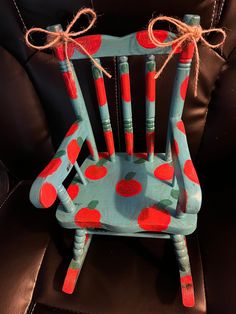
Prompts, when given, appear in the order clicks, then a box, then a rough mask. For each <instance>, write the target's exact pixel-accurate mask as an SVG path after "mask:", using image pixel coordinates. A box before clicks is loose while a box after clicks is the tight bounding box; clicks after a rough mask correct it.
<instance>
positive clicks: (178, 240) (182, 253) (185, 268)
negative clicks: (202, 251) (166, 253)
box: [171, 235, 195, 307]
mask: <svg viewBox="0 0 236 314" xmlns="http://www.w3.org/2000/svg"><path fill="white" fill-rule="evenodd" d="M171 238H172V240H173V243H174V247H175V252H176V257H177V260H178V264H179V273H180V284H181V293H182V302H183V305H184V306H186V307H193V306H194V305H195V300H194V287H193V279H192V274H191V267H190V262H189V255H188V249H187V244H186V238H185V236H183V235H172V236H171Z"/></svg>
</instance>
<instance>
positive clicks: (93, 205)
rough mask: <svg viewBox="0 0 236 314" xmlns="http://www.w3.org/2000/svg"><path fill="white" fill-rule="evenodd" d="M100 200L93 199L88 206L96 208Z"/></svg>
mask: <svg viewBox="0 0 236 314" xmlns="http://www.w3.org/2000/svg"><path fill="white" fill-rule="evenodd" d="M98 203H99V202H98V201H97V200H93V201H91V202H89V203H88V206H87V207H88V208H89V209H94V208H96V206H97V204H98Z"/></svg>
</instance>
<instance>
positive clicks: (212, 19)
mask: <svg viewBox="0 0 236 314" xmlns="http://www.w3.org/2000/svg"><path fill="white" fill-rule="evenodd" d="M216 2H217V0H215V1H214V4H213V11H212V15H211V24H210V28H212V26H213V24H214V19H215V13H216Z"/></svg>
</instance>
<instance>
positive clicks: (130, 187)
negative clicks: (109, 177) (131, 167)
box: [116, 172, 142, 197]
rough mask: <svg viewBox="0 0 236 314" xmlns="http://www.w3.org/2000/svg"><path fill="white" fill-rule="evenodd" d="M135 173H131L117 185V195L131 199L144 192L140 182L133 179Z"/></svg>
mask: <svg viewBox="0 0 236 314" xmlns="http://www.w3.org/2000/svg"><path fill="white" fill-rule="evenodd" d="M135 174H136V173H135V172H129V173H127V174H126V176H125V178H124V179H122V180H120V181H119V182H118V183H117V184H116V193H117V194H119V195H120V196H123V197H131V196H135V195H137V194H139V193H140V192H141V191H142V185H141V183H140V182H139V181H137V180H135V179H133V178H134V176H135Z"/></svg>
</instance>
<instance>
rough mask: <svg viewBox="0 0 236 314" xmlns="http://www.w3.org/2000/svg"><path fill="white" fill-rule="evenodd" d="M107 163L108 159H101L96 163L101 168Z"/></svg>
mask: <svg viewBox="0 0 236 314" xmlns="http://www.w3.org/2000/svg"><path fill="white" fill-rule="evenodd" d="M106 162H107V159H106V158H101V159H99V161H98V162H97V163H96V166H98V167H101V166H103V165H104V164H105V163H106Z"/></svg>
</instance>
